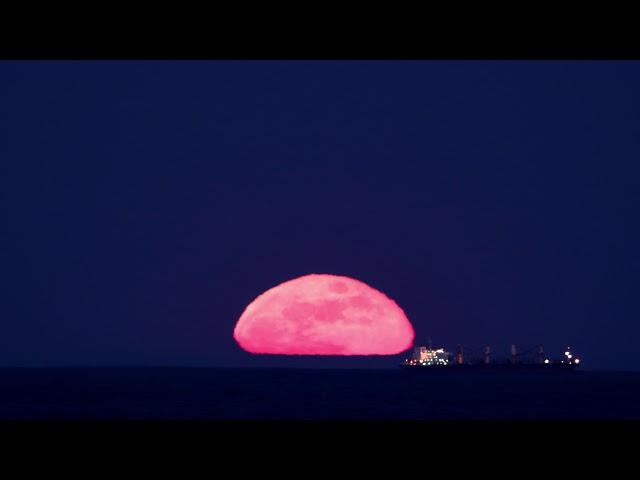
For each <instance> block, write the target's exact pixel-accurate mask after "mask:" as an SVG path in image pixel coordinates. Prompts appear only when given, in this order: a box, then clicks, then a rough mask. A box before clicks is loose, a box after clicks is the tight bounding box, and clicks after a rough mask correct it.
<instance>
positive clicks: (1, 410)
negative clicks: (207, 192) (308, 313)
mask: <svg viewBox="0 0 640 480" xmlns="http://www.w3.org/2000/svg"><path fill="white" fill-rule="evenodd" d="M79 419H82V420H105V419H108V420H410V419H416V420H462V419H464V420H531V419H541V420H556V419H562V420H593V419H601V420H612V419H640V372H572V373H556V374H549V373H546V374H534V373H528V374H486V373H484V374H483V373H480V374H477V373H476V374H473V373H455V374H438V373H426V372H412V371H403V370H401V369H397V370H338V369H336V370H317V369H314V370H311V369H310V370H304V369H267V368H261V369H231V368H229V369H216V368H50V369H21V368H4V369H0V420H79Z"/></svg>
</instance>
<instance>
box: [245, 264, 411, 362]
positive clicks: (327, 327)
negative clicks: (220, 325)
mask: <svg viewBox="0 0 640 480" xmlns="http://www.w3.org/2000/svg"><path fill="white" fill-rule="evenodd" d="M233 336H234V338H235V339H236V341H237V342H238V343H239V344H240V346H241V347H242V348H243V349H245V350H246V351H248V352H251V353H268V354H282V355H393V354H396V353H400V352H402V351H404V350H406V349H408V348H409V347H411V345H412V344H413V338H414V332H413V327H412V326H411V323H410V322H409V320H408V319H407V317H406V315H405V314H404V312H403V311H402V309H401V308H400V307H399V306H398V305H397V304H396V303H395V302H394V301H393V300H391V299H390V298H389V297H387V296H386V295H385V294H384V293H382V292H380V291H378V290H376V289H374V288H371V287H370V286H368V285H366V284H365V283H363V282H360V281H358V280H355V279H353V278H349V277H343V276H338V275H325V274H312V275H305V276H303V277H299V278H296V279H293V280H290V281H288V282H285V283H282V284H280V285H278V286H276V287H274V288H271V289H270V290H267V291H266V292H264V293H263V294H262V295H260V296H258V297H257V298H256V299H255V300H254V301H253V302H251V303H250V304H249V305H248V306H247V308H246V309H245V310H244V312H243V313H242V315H241V316H240V319H239V320H238V323H237V324H236V327H235V329H234V332H233Z"/></svg>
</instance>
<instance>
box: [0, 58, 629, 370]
mask: <svg viewBox="0 0 640 480" xmlns="http://www.w3.org/2000/svg"><path fill="white" fill-rule="evenodd" d="M638 85H640V62H613V61H610V62H587V61H582V62H563V61H555V62H539V61H536V62H533V61H531V62H511V61H501V62H499V61H497V62H494V61H492V62H483V61H474V62H457V61H456V62H454V61H451V62H444V61H432V62H417V61H416V62H404V61H403V62H382V61H380V62H345V61H342V62H320V61H317V62H296V61H290V62H222V61H219V62H218V61H207V62H204V61H203V62H168V61H167V62H137V61H127V62H107V61H102V62H85V61H75V62H67V61H65V62H53V61H48V62H9V61H5V62H0V214H1V217H0V218H1V220H2V221H1V222H0V259H1V265H2V270H1V271H2V274H1V275H0V279H1V282H2V284H1V285H0V286H1V289H2V295H0V365H7V366H8V365H25V366H30V365H45V366H57V365H211V366H217V365H219V366H252V365H260V366H262V365H281V366H287V365H295V366H300V365H312V366H318V365H320V366H323V365H327V366H352V365H356V364H357V365H364V366H381V365H386V366H390V367H395V365H396V364H397V362H396V359H394V358H388V357H387V358H382V359H380V358H378V359H338V360H336V359H322V360H320V359H310V360H309V359H287V358H274V357H267V358H259V357H254V356H251V355H250V354H248V353H246V352H244V351H242V350H241V349H240V348H239V347H238V346H237V344H236V343H235V342H234V340H233V338H232V332H233V328H234V325H235V323H236V321H237V319H238V317H239V316H240V314H241V313H242V311H243V309H244V307H245V306H246V305H247V304H248V303H249V302H251V301H252V300H253V299H254V298H255V297H256V296H257V295H258V294H260V293H262V292H263V291H265V290H267V289H268V288H270V287H272V286H274V285H276V284H278V283H281V282H283V281H286V280H289V279H291V278H294V277H297V276H301V275H304V274H307V273H333V274H338V275H347V276H351V277H355V278H358V279H360V280H362V281H364V282H366V283H367V284H369V285H371V286H373V287H374V288H376V289H379V290H382V291H383V292H385V293H386V294H387V295H389V296H390V297H391V298H393V299H394V300H395V301H396V302H398V304H399V305H400V306H401V307H402V308H403V309H404V310H405V312H406V314H407V315H408V317H409V318H410V319H411V321H412V323H413V325H414V327H415V330H416V335H417V340H418V341H422V342H425V341H426V339H427V337H428V336H431V337H432V338H433V341H434V344H438V345H440V344H444V345H445V346H447V347H449V348H454V347H455V345H456V344H457V343H463V344H466V345H470V346H478V347H480V346H482V345H484V344H490V345H492V346H493V348H494V351H496V352H497V353H505V354H506V353H507V349H508V346H509V344H510V343H512V342H515V343H517V344H519V345H522V347H523V348H526V347H531V346H533V345H535V344H536V343H539V342H542V343H544V344H545V346H546V347H547V350H548V351H559V350H561V349H562V348H564V346H565V345H567V344H569V345H571V346H572V347H573V348H574V349H575V350H576V351H578V352H580V353H582V356H583V357H584V360H585V367H586V368H589V367H590V368H616V369H639V368H640V355H639V353H640V349H639V348H638V341H640V323H639V321H638V319H639V318H640V305H639V300H638V293H637V292H638V275H639V273H640V259H639V248H640V247H639V245H640V228H639V223H638V208H639V207H640V188H638V187H639V184H640V89H639V88H638Z"/></svg>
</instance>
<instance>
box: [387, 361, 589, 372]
mask: <svg viewBox="0 0 640 480" xmlns="http://www.w3.org/2000/svg"><path fill="white" fill-rule="evenodd" d="M576 367H577V365H573V364H566V363H565V364H546V365H545V364H535V363H532V364H527V363H516V364H509V363H506V364H477V365H468V364H463V365H455V364H454V365H406V364H401V365H400V368H402V369H403V370H409V371H419V372H441V373H558V372H572V371H574V370H575V369H576Z"/></svg>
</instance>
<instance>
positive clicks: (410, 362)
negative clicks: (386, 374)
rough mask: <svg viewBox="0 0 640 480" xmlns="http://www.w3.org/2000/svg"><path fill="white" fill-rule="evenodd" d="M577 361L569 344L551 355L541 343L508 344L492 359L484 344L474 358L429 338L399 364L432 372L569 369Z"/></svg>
mask: <svg viewBox="0 0 640 480" xmlns="http://www.w3.org/2000/svg"><path fill="white" fill-rule="evenodd" d="M580 364H581V359H580V358H579V357H578V356H576V355H575V354H574V353H573V352H572V350H571V348H570V347H567V348H566V349H565V351H564V354H563V355H561V356H559V357H557V358H550V357H548V356H547V355H546V354H545V352H544V348H543V346H542V345H537V346H536V347H534V348H532V349H529V350H525V351H522V352H519V351H518V348H517V347H516V346H515V345H511V355H510V356H509V357H507V358H503V359H499V358H498V359H494V358H493V357H492V354H491V348H490V347H484V349H482V353H481V355H476V357H475V358H467V356H466V355H465V348H464V347H463V346H462V345H458V348H457V350H456V353H455V354H452V353H450V352H447V351H445V349H444V348H432V346H431V342H429V345H428V346H418V347H415V348H414V349H413V352H412V355H411V356H410V357H409V358H407V359H405V360H404V361H403V362H402V363H401V364H400V367H401V368H403V369H408V370H414V371H431V372H434V371H438V372H445V371H446V372H454V371H455V372H571V371H574V370H575V369H576V368H577V367H578V366H579V365H580Z"/></svg>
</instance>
